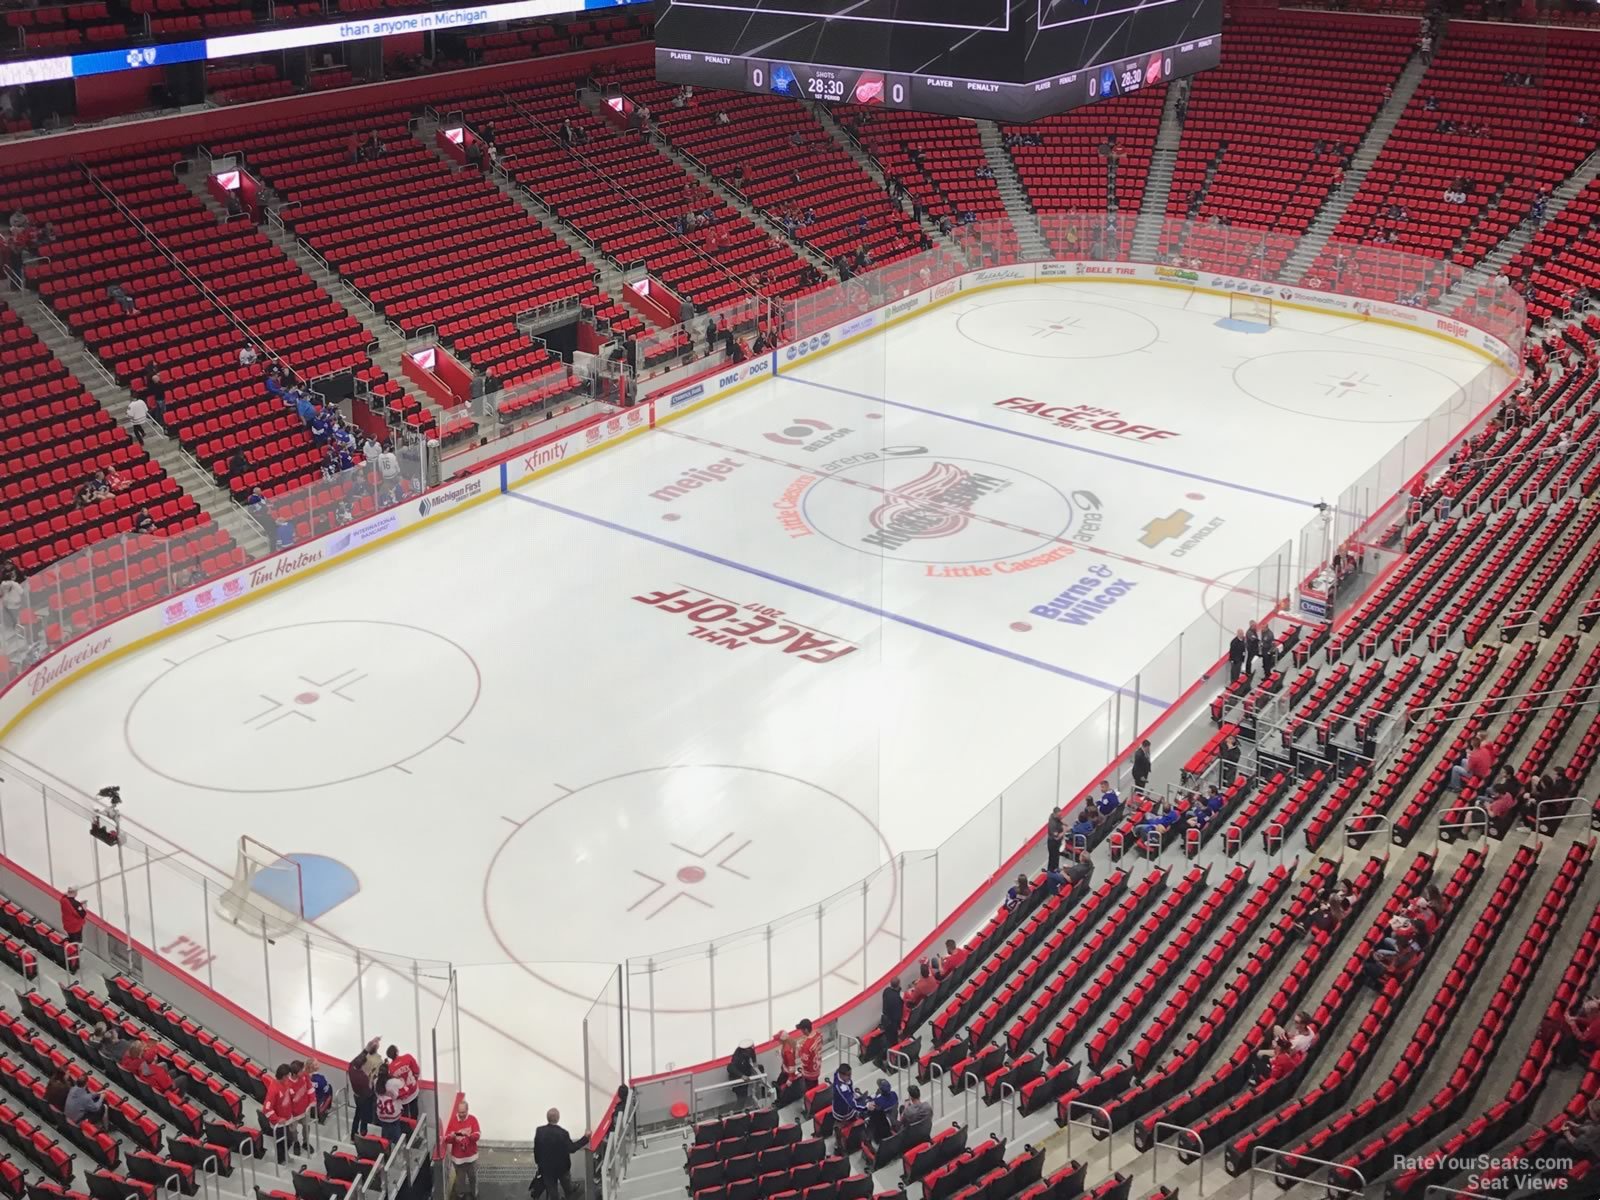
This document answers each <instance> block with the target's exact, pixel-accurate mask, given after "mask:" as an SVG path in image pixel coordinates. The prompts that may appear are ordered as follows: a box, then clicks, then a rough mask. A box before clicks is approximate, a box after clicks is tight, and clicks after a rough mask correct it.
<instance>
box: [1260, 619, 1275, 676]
mask: <svg viewBox="0 0 1600 1200" xmlns="http://www.w3.org/2000/svg"><path fill="white" fill-rule="evenodd" d="M1260 654H1261V677H1262V678H1263V679H1265V678H1266V677H1267V676H1268V675H1271V674H1272V668H1273V667H1274V666H1275V665H1276V664H1277V661H1278V641H1277V638H1275V637H1274V636H1273V633H1272V626H1270V625H1268V624H1267V623H1266V622H1265V621H1263V622H1261V649H1260Z"/></svg>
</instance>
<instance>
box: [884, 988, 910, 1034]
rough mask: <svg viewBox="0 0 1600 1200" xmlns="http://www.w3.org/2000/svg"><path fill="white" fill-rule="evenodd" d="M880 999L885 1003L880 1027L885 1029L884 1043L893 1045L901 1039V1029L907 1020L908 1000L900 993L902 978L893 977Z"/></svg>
mask: <svg viewBox="0 0 1600 1200" xmlns="http://www.w3.org/2000/svg"><path fill="white" fill-rule="evenodd" d="M880 999H881V1001H882V1004H883V1008H882V1016H881V1017H880V1028H882V1030H883V1039H884V1044H885V1045H891V1046H892V1045H893V1044H894V1043H895V1042H897V1041H899V1039H900V1030H901V1028H902V1027H904V1025H905V1020H906V1002H905V997H904V996H902V995H901V994H900V980H898V979H895V978H891V979H890V980H889V984H888V986H887V987H885V988H884V989H883V995H882V996H881V997H880Z"/></svg>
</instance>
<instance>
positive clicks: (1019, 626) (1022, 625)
mask: <svg viewBox="0 0 1600 1200" xmlns="http://www.w3.org/2000/svg"><path fill="white" fill-rule="evenodd" d="M1011 628H1012V629H1014V630H1016V631H1017V632H1018V633H1027V632H1028V631H1029V630H1030V629H1032V628H1033V626H1032V625H1029V624H1028V623H1027V622H1026V621H1013V622H1011Z"/></svg>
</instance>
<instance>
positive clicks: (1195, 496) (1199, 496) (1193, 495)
mask: <svg viewBox="0 0 1600 1200" xmlns="http://www.w3.org/2000/svg"><path fill="white" fill-rule="evenodd" d="M1205 498H1206V497H1205V493H1204V492H1189V493H1187V494H1185V496H1184V499H1185V500H1204V499H1205Z"/></svg>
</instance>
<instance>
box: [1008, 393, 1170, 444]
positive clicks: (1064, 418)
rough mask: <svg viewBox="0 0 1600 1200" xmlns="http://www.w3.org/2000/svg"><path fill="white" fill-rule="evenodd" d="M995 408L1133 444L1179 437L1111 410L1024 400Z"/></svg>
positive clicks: (1011, 399) (1013, 398) (1017, 398)
mask: <svg viewBox="0 0 1600 1200" xmlns="http://www.w3.org/2000/svg"><path fill="white" fill-rule="evenodd" d="M994 407H996V408H1003V409H1006V410H1007V411H1009V412H1018V413H1024V414H1026V415H1027V416H1030V417H1038V418H1039V419H1040V420H1041V421H1049V422H1050V423H1051V424H1053V425H1058V426H1060V427H1061V428H1062V429H1076V430H1081V431H1083V432H1085V433H1103V434H1107V435H1109V436H1111V437H1120V438H1127V439H1129V440H1130V441H1136V442H1160V441H1165V440H1166V439H1168V438H1175V437H1179V436H1181V435H1180V434H1179V433H1178V431H1177V430H1175V429H1160V428H1157V427H1156V426H1154V425H1142V424H1140V423H1138V422H1137V421H1131V420H1129V419H1128V418H1127V417H1126V416H1124V415H1123V414H1122V413H1119V412H1118V411H1117V410H1116V409H1114V408H1096V407H1094V406H1093V405H1090V404H1047V403H1046V402H1045V401H1043V400H1030V399H1028V397H1026V396H1008V397H1007V398H1006V399H1004V400H996V401H995V402H994Z"/></svg>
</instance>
